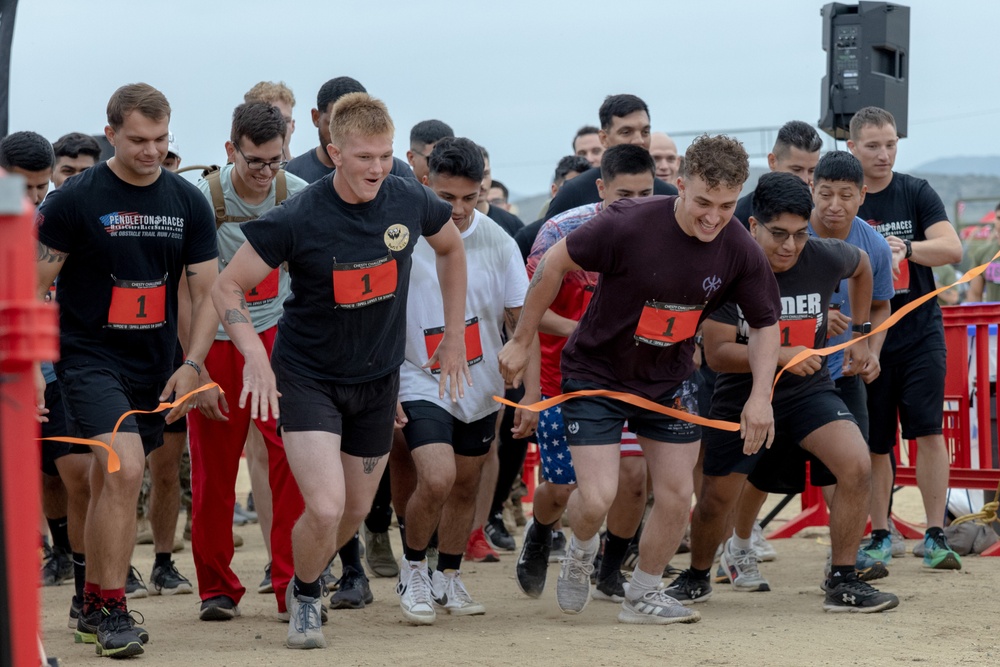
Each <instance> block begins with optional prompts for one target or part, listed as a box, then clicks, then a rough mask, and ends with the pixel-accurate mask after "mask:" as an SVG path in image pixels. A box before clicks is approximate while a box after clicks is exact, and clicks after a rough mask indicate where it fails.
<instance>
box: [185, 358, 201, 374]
mask: <svg viewBox="0 0 1000 667" xmlns="http://www.w3.org/2000/svg"><path fill="white" fill-rule="evenodd" d="M183 365H184V366H190V367H191V368H193V369H194V372H195V373H197V374H198V375H201V366H199V365H198V364H196V363H195V362H193V361H191V360H190V359H185V360H184V364H183Z"/></svg>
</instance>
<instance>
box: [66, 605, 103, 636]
mask: <svg viewBox="0 0 1000 667" xmlns="http://www.w3.org/2000/svg"><path fill="white" fill-rule="evenodd" d="M102 618H103V615H102V614H101V610H100V609H98V610H96V611H93V612H91V613H89V614H84V613H83V611H82V610H81V612H80V615H79V616H78V617H77V619H76V632H74V633H73V641H74V642H76V643H77V644H96V643H97V628H98V626H99V625H100V624H101V619H102Z"/></svg>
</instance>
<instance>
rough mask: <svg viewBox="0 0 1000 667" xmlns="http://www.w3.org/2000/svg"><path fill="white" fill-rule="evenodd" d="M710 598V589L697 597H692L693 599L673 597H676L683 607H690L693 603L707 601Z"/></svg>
mask: <svg viewBox="0 0 1000 667" xmlns="http://www.w3.org/2000/svg"><path fill="white" fill-rule="evenodd" d="M711 598H712V591H709V592H708V593H706V594H705V595H702V596H701V597H697V598H693V599H692V598H674V599H676V600H677V601H678V602H680V603H681V604H682V605H684V606H685V607H690V606H691V605H693V604H700V603H702V602H708V601H709V600H710V599H711Z"/></svg>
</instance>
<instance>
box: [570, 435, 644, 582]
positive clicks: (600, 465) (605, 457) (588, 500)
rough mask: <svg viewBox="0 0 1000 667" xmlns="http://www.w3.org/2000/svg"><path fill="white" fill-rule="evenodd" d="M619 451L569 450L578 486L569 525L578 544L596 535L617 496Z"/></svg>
mask: <svg viewBox="0 0 1000 667" xmlns="http://www.w3.org/2000/svg"><path fill="white" fill-rule="evenodd" d="M620 449H621V448H620V446H619V444H618V443H614V444H608V445H577V446H574V447H572V448H571V451H572V454H573V469H574V470H575V471H576V483H577V486H576V490H575V491H573V493H572V495H570V498H569V505H568V506H569V522H570V525H571V526H572V527H573V536H574V537H575V538H576V540H577V541H578V542H586V541H588V540H590V539H591V538H593V537H594V536H595V535H597V531H599V530H600V529H601V524H602V523H604V518H605V517H606V516H607V514H608V510H609V509H610V508H611V503H613V502H614V499H615V496H616V495H617V493H618V466H619V464H620V462H621V454H620ZM662 569H663V568H660V570H661V571H662Z"/></svg>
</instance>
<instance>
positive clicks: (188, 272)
mask: <svg viewBox="0 0 1000 667" xmlns="http://www.w3.org/2000/svg"><path fill="white" fill-rule="evenodd" d="M184 275H185V276H187V277H188V278H190V277H191V276H196V275H198V273H197V272H196V271H192V270H191V269H189V268H188V267H186V266H185V267H184Z"/></svg>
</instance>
